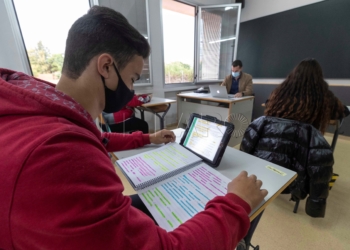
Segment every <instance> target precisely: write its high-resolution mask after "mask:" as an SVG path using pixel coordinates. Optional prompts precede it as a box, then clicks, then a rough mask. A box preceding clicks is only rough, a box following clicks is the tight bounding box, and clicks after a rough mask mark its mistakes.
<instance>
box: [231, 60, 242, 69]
mask: <svg viewBox="0 0 350 250" xmlns="http://www.w3.org/2000/svg"><path fill="white" fill-rule="evenodd" d="M232 66H233V67H237V66H239V67H241V68H242V67H243V63H242V61H241V60H235V61H233V62H232Z"/></svg>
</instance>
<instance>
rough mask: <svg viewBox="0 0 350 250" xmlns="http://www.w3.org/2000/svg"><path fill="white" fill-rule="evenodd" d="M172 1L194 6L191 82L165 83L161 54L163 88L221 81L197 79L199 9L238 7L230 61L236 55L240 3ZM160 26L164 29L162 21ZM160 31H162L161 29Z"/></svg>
mask: <svg viewBox="0 0 350 250" xmlns="http://www.w3.org/2000/svg"><path fill="white" fill-rule="evenodd" d="M174 1H175V2H179V3H182V4H187V5H190V6H193V7H195V28H194V34H193V35H194V67H193V82H179V83H165V60H164V55H163V76H164V79H163V80H164V88H165V89H170V88H178V87H189V86H193V87H196V86H197V85H203V84H211V83H218V82H222V81H223V80H224V78H222V79H217V80H198V78H199V77H198V76H199V62H200V58H199V57H200V29H199V24H200V20H201V19H200V18H201V9H202V8H223V7H238V13H237V29H236V39H235V48H234V50H233V54H232V61H233V60H235V59H236V57H237V48H238V39H239V29H240V20H241V10H242V9H241V4H240V3H235V4H216V5H198V4H195V3H191V2H189V1H184V0H174ZM162 22H163V19H162ZM162 27H163V29H164V25H163V23H162ZM162 33H163V30H162ZM163 34H164V33H163ZM163 48H164V46H163Z"/></svg>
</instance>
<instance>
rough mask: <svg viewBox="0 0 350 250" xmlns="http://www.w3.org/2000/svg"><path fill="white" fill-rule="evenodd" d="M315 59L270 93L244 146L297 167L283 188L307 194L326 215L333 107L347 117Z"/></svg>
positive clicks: (296, 195) (295, 195)
mask: <svg viewBox="0 0 350 250" xmlns="http://www.w3.org/2000/svg"><path fill="white" fill-rule="evenodd" d="M342 107H343V106H342V104H341V103H340V102H339V100H338V99H335V97H334V95H333V93H332V92H331V91H330V90H329V89H328V84H327V82H325V80H324V79H323V73H322V69H321V66H320V65H319V63H318V62H317V61H316V60H314V59H305V60H303V61H301V62H300V63H299V64H298V65H297V66H296V67H295V68H294V69H293V71H292V72H291V73H290V74H289V75H288V76H287V79H286V80H285V81H284V82H283V83H282V84H281V85H279V86H278V87H277V88H276V89H275V90H274V91H273V92H272V93H271V95H270V97H269V101H268V102H267V103H266V109H265V116H263V117H260V118H258V119H256V120H254V121H253V122H252V123H251V124H250V125H249V126H248V128H247V130H246V132H245V134H244V136H243V139H242V143H241V145H240V149H241V150H242V151H244V152H246V153H249V154H252V155H254V156H257V157H259V158H262V159H265V160H267V161H270V162H273V163H275V164H278V165H280V166H283V167H285V168H288V169H291V170H294V171H296V172H297V173H298V177H297V179H296V181H295V182H294V183H292V184H291V185H290V186H289V187H288V188H287V190H285V191H284V193H291V194H292V199H294V200H295V199H299V200H302V199H305V198H306V196H307V195H309V197H308V199H307V202H306V213H307V214H308V215H310V216H312V217H324V216H325V210H326V199H327V197H328V189H329V181H330V180H331V177H332V173H333V163H334V160H333V152H332V150H331V148H330V145H329V144H328V142H327V141H326V140H325V138H324V137H323V135H322V133H324V132H325V129H326V127H327V126H328V124H329V122H330V120H331V117H332V112H336V114H337V117H342V116H343V109H342Z"/></svg>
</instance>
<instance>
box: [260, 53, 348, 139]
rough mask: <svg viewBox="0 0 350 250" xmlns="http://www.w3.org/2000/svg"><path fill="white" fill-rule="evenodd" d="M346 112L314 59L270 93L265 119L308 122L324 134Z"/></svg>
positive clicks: (300, 65)
mask: <svg viewBox="0 0 350 250" xmlns="http://www.w3.org/2000/svg"><path fill="white" fill-rule="evenodd" d="M343 112H344V110H343V106H342V104H341V102H340V101H339V100H338V99H337V98H336V97H335V96H334V94H333V93H332V92H331V91H330V90H329V88H328V83H327V82H326V81H325V80H324V79H323V73H322V68H321V66H320V64H319V63H318V62H317V61H316V60H315V59H305V60H303V61H301V62H300V63H299V64H298V65H297V66H296V67H295V68H294V69H293V71H292V72H291V73H290V74H289V75H288V76H287V78H286V80H284V82H283V83H282V84H281V85H280V86H278V87H277V88H276V89H275V90H274V91H273V92H272V93H271V95H270V97H269V100H268V102H267V104H266V109H265V115H266V116H274V117H280V118H285V119H289V120H296V121H300V122H304V123H309V124H311V125H313V126H314V127H315V128H317V129H319V130H320V131H321V132H322V133H324V132H325V130H326V128H327V125H328V124H329V122H330V120H331V119H335V118H339V117H342V116H343V115H344V114H343Z"/></svg>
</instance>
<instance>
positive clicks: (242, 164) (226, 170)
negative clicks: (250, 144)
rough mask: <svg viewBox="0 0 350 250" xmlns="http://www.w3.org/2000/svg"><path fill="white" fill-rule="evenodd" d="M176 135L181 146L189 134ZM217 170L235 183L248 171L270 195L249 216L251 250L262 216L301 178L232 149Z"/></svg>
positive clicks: (120, 155) (178, 131)
mask: <svg viewBox="0 0 350 250" xmlns="http://www.w3.org/2000/svg"><path fill="white" fill-rule="evenodd" d="M173 131H174V133H175V135H176V142H177V143H179V142H180V140H181V137H182V135H183V132H184V131H185V130H184V129H182V128H178V129H174V130H173ZM159 146H160V145H154V144H150V145H146V146H144V147H142V148H137V149H132V150H124V151H119V152H114V153H113V155H114V156H115V158H116V159H123V158H126V157H129V156H133V155H136V154H139V153H142V152H146V151H149V150H152V149H154V148H157V147H159ZM216 170H217V171H219V172H220V173H221V174H223V175H224V176H226V177H228V178H229V179H234V178H235V177H236V176H237V175H238V174H239V173H240V172H241V171H243V170H245V171H247V172H248V174H249V175H251V174H255V175H256V176H257V177H258V179H260V180H262V182H263V186H262V188H265V189H267V190H268V195H267V196H266V197H265V199H264V201H263V202H262V203H261V204H260V205H259V206H258V207H257V208H255V209H254V210H252V211H251V213H250V214H249V218H250V221H251V225H252V228H251V229H250V230H249V232H248V235H247V236H246V237H245V242H246V246H247V249H249V246H251V238H252V235H253V233H254V230H255V227H256V226H257V223H258V222H259V220H260V217H261V213H262V212H263V210H264V209H265V208H266V207H267V206H268V205H269V204H270V203H271V202H272V201H273V200H274V199H275V198H276V197H277V196H278V195H279V194H280V193H281V192H282V191H283V190H284V189H285V188H286V187H287V186H289V185H290V183H292V181H294V180H295V179H296V177H297V174H296V172H294V171H291V170H289V169H286V168H284V167H280V166H278V165H276V164H273V163H270V162H268V161H265V160H262V159H260V158H257V157H255V156H252V155H249V154H246V153H244V152H241V151H239V150H237V149H234V148H231V147H227V148H226V151H225V153H224V155H223V158H222V160H221V163H220V165H219V167H217V168H216ZM255 219H256V220H255ZM255 249H258V247H257V248H255Z"/></svg>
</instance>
